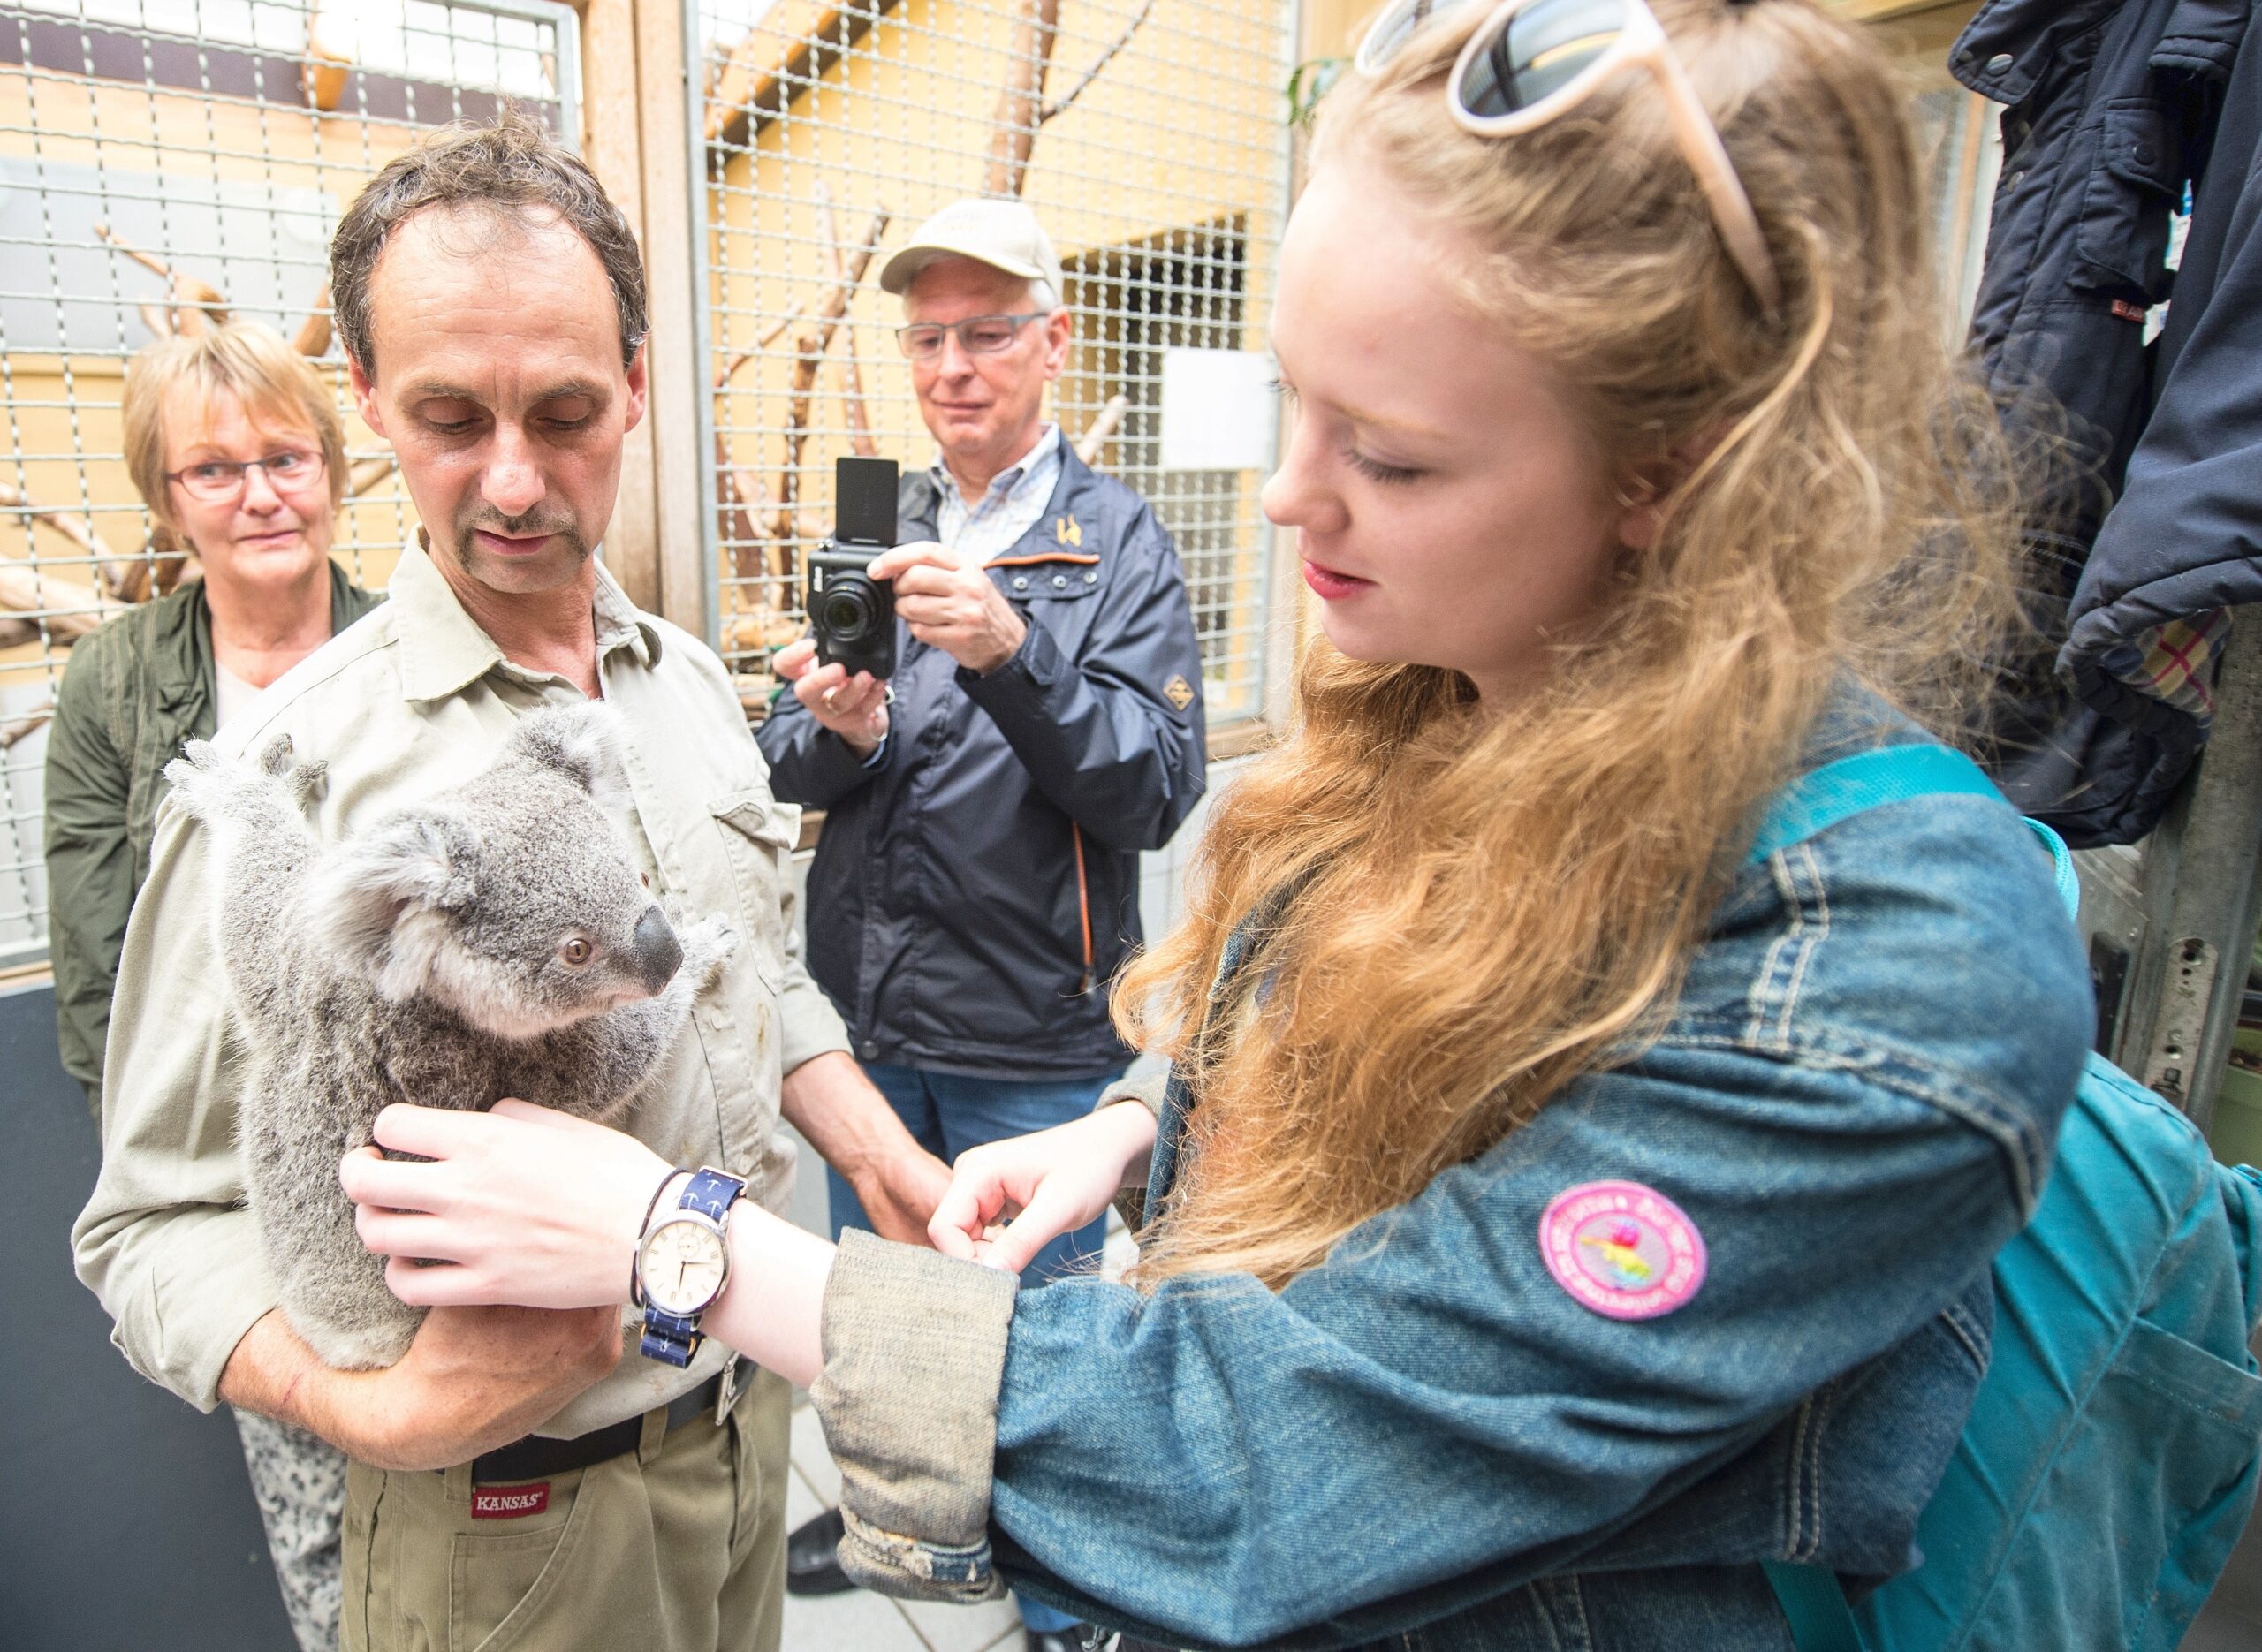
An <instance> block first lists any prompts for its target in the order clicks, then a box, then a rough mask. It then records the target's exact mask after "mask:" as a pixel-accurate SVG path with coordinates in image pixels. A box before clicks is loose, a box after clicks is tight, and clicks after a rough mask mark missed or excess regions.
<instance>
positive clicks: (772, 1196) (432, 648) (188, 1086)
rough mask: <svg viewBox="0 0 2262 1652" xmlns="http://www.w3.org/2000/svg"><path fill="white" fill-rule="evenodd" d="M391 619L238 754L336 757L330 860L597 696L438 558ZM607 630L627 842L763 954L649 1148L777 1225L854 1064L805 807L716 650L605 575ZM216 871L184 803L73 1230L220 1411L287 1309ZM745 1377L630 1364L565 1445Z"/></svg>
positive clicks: (733, 974)
mask: <svg viewBox="0 0 2262 1652" xmlns="http://www.w3.org/2000/svg"><path fill="white" fill-rule="evenodd" d="M391 598H392V600H391V602H388V603H386V604H385V605H384V606H383V608H380V609H378V610H376V612H375V613H373V614H371V615H369V616H368V618H366V619H364V620H362V621H361V622H360V623H359V624H357V625H353V627H352V628H350V629H349V630H347V631H345V633H342V634H341V635H339V636H338V637H335V638H333V639H331V640H330V642H328V643H327V644H325V645H324V646H323V648H320V649H318V650H316V651H315V653H314V654H313V655H309V656H308V657H307V659H305V660H304V661H302V662H300V663H299V664H298V665H297V666H295V667H293V668H292V671H290V672H289V673H288V674H287V675H286V676H285V677H284V678H282V679H281V680H280V681H278V682H277V683H276V684H275V685H274V686H273V687H272V688H270V689H269V691H268V692H267V693H265V694H264V695H263V696H262V698H261V700H260V701H258V702H257V704H255V705H254V707H253V709H251V710H249V711H247V713H246V714H245V715H244V716H243V717H242V718H241V719H240V720H239V722H236V723H233V724H230V725H229V726H228V727H227V728H226V729H225V730H224V731H221V733H220V735H219V737H218V739H217V740H216V744H217V745H218V746H220V748H221V749H222V751H223V752H224V753H226V754H230V755H234V754H240V753H242V752H246V751H256V750H258V749H260V748H262V747H263V746H266V744H267V743H268V742H269V740H270V739H273V738H274V737H275V736H276V735H277V734H281V733H287V734H289V735H290V736H291V739H292V743H293V746H294V749H295V750H296V751H297V753H298V754H299V756H300V759H301V760H302V761H306V760H319V761H322V762H326V763H327V764H328V765H329V777H328V789H327V792H325V794H324V796H323V799H322V800H321V801H320V802H319V803H317V804H316V805H315V807H314V826H315V832H316V833H317V835H318V836H320V837H322V838H323V840H324V841H326V842H331V841H336V840H337V839H338V838H341V837H346V836H348V835H350V834H352V833H353V832H354V831H356V830H360V829H361V828H362V827H363V826H365V825H367V824H368V822H371V821H373V820H374V819H376V817H377V816H378V815H382V814H383V813H384V812H385V811H387V810H389V809H391V808H394V807H399V806H401V805H404V804H407V803H411V802H416V801H421V800H422V799H425V798H427V797H429V796H430V795H431V794H433V793H434V792H439V791H441V790H443V789H444V788H446V787H449V786H452V785H454V784H459V782H462V781H464V780H467V779H468V778H470V777H472V776H474V775H475V774H477V773H478V772H479V771H480V770H481V769H482V767H483V766H484V765H485V764H486V763H487V762H489V760H490V755H491V754H492V753H493V752H494V751H495V750H496V748H497V746H500V745H501V744H502V742H503V739H505V736H506V735H507V734H508V733H509V731H510V730H511V726H512V724H513V723H514V722H515V721H516V720H517V718H519V717H520V716H522V715H524V714H525V713H526V712H528V711H530V710H532V709H534V708H535V707H536V706H539V705H543V704H545V703H552V702H566V703H576V702H578V701H580V700H581V691H580V689H578V688H577V687H576V686H574V685H573V683H571V682H569V681H567V680H566V678H562V677H556V676H551V675H548V674H546V673H542V672H535V671H526V670H522V669H521V668H520V667H518V666H516V665H513V664H512V663H510V662H509V661H507V660H505V658H504V657H503V655H502V653H501V651H500V650H499V649H497V647H496V646H495V643H494V641H493V640H491V639H490V638H489V637H488V635H487V634H486V633H484V632H483V631H482V630H481V629H480V628H479V627H478V626H477V625H475V624H474V623H473V621H472V619H471V618H470V617H469V616H468V615H467V614H466V613H465V612H464V610H463V609H462V608H461V606H460V605H459V604H458V602H456V599H455V595H454V594H453V592H452V591H451V590H450V589H449V587H448V585H447V582H446V581H445V580H444V579H442V578H441V576H440V573H439V571H438V570H437V569H436V568H435V567H434V566H433V565H432V563H431V560H430V559H429V557H427V556H426V555H425V554H424V553H423V552H422V551H421V550H420V549H414V548H411V549H408V550H406V551H405V552H404V553H403V555H402V557H401V559H400V565H399V568H398V570H397V571H396V572H395V573H394V575H393V581H392V587H391ZM595 621H596V645H597V671H598V677H599V679H600V682H601V683H602V686H603V691H604V696H605V699H606V700H607V701H610V702H611V704H612V705H613V707H614V708H615V709H617V710H618V711H619V713H620V714H621V716H622V717H623V718H624V719H625V721H626V724H627V738H626V741H625V742H624V745H625V747H626V751H625V756H626V766H627V770H628V779H629V785H630V789H631V792H632V793H633V795H634V819H633V821H627V822H624V824H625V825H626V826H628V827H629V828H630V829H631V830H630V833H629V836H630V838H631V840H632V842H633V843H634V846H635V853H636V854H637V855H638V857H639V858H640V860H641V863H642V867H641V869H643V870H644V871H646V872H647V873H649V875H650V877H651V880H652V888H653V892H654V893H655V894H658V895H673V896H675V897H676V898H678V900H679V903H680V905H681V906H682V907H683V908H684V909H686V910H687V911H688V912H689V913H692V914H694V915H695V916H696V915H703V914H705V913H714V912H721V913H725V914H726V915H727V916H728V917H729V918H730V919H731V921H732V924H733V925H734V927H735V928H737V929H738V931H739V934H740V947H739V950H738V951H737V952H736V953H735V954H734V955H733V956H732V959H731V961H730V963H729V965H728V966H726V967H725V972H724V974H723V976H722V978H721V980H720V981H718V982H717V984H716V985H715V986H713V987H711V988H710V989H708V990H707V991H706V992H704V993H702V994H701V995H700V997H699V1001H698V1004H697V1006H696V1008H695V1010H694V1012H693V1015H692V1024H691V1027H689V1029H688V1030H687V1033H686V1034H685V1036H684V1037H683V1039H682V1040H681V1042H680V1043H679V1046H678V1048H677V1049H676V1050H675V1051H674V1052H673V1053H672V1055H671V1056H670V1057H668V1058H667V1059H666V1062H665V1065H664V1069H663V1072H662V1073H661V1075H660V1077H659V1079H658V1080H657V1081H656V1084H655V1087H654V1089H653V1092H652V1094H651V1095H649V1097H648V1099H647V1100H646V1101H645V1102H644V1103H642V1105H641V1107H640V1108H639V1109H638V1110H637V1113H636V1116H635V1117H634V1119H633V1120H632V1121H631V1125H630V1127H631V1128H632V1129H633V1130H634V1133H635V1134H636V1135H637V1136H638V1137H640V1138H641V1140H644V1141H645V1142H647V1143H649V1145H650V1146H651V1147H652V1148H653V1149H654V1150H655V1151H657V1153H658V1154H659V1155H660V1156H662V1157H663V1158H665V1159H667V1160H669V1161H671V1162H672V1163H677V1164H683V1165H693V1164H702V1163H708V1164H715V1165H718V1166H720V1167H723V1168H725V1169H727V1170H730V1171H732V1172H733V1173H735V1174H739V1175H743V1176H746V1177H748V1178H749V1179H750V1184H751V1185H750V1187H749V1193H750V1194H752V1195H753V1196H754V1197H755V1198H757V1199H759V1200H760V1201H762V1202H763V1204H765V1205H767V1206H769V1207H770V1209H779V1208H781V1207H782V1206H783V1204H784V1202H785V1201H786V1196H787V1194H789V1193H790V1191H791V1187H792V1182H793V1151H792V1148H791V1147H790V1145H789V1144H787V1143H786V1141H785V1140H783V1139H782V1138H780V1137H779V1136H778V1133H777V1123H778V1082H779V1080H780V1079H781V1078H782V1077H783V1075H784V1074H785V1073H786V1072H790V1071H791V1070H792V1069H793V1068H794V1067H796V1066H799V1065H801V1063H802V1062H804V1061H807V1060H808V1059H809V1058H810V1057H813V1056H817V1055H822V1054H824V1052H825V1051H827V1050H845V1049H846V1047H847V1039H846V1034H845V1033H844V1031H843V1029H842V1027H841V1024H840V1019H839V1016H838V1015H837V1014H835V1013H834V1012H833V1009H832V1006H831V1004H830V1003H828V1002H827V1001H826V999H825V997H824V994H823V993H822V992H821V991H820V990H819V989H817V987H816V983H815V982H813V981H810V980H809V978H808V974H807V973H806V972H805V971H804V970H803V968H802V966H801V943H800V938H799V932H798V925H797V924H796V922H795V918H794V913H793V900H794V897H793V882H792V867H791V864H790V857H791V855H792V853H793V841H794V837H795V832H796V828H797V825H798V815H799V811H798V810H795V809H793V808H791V807H784V806H781V805H779V804H778V802H777V801H775V800H774V799H772V798H771V796H770V786H769V780H768V774H767V770H766V769H765V768H764V766H763V761H762V756H761V754H760V753H759V752H758V751H757V750H756V748H755V744H754V740H753V739H752V737H751V736H750V735H749V734H748V731H747V727H746V721H745V717H744V716H743V714H742V713H741V712H740V707H739V702H738V698H737V696H736V695H735V693H732V688H731V684H730V679H729V678H728V676H727V675H726V674H725V672H724V671H723V668H722V665H721V663H720V662H719V661H717V659H716V657H715V656H714V655H713V654H712V653H710V651H709V650H708V649H707V648H704V647H703V646H702V645H701V644H700V643H699V642H698V641H696V640H694V639H693V638H692V637H690V636H689V635H688V634H687V633H684V632H682V631H680V630H678V629H677V628H676V627H674V626H672V625H668V624H667V623H666V622H664V621H663V620H659V619H656V618H651V617H650V616H649V615H646V614H643V613H640V612H639V611H638V610H636V608H635V607H634V604H632V603H631V602H629V601H628V599H627V597H626V595H624V594H623V593H622V592H621V589H620V587H619V586H618V585H616V584H615V583H613V581H612V579H611V576H610V575H609V574H607V573H606V572H604V570H603V567H602V566H600V567H599V569H598V571H597V588H596V614H595ZM215 883H216V868H215V867H214V864H213V861H212V858H211V843H210V839H209V834H208V833H206V832H204V831H203V830H201V828H200V827H199V826H198V824H197V822H194V821H193V820H191V819H189V818H187V817H186V816H185V815H183V814H182V813H181V811H180V810H179V809H178V807H177V806H175V805H174V804H172V803H171V802H170V801H169V802H168V803H167V804H166V805H165V806H164V807H163V809H162V810H161V811H160V813H159V815H158V819H157V834H156V846H155V849H154V851H153V853H152V857H151V865H150V869H149V876H148V883H146V884H145V885H144V886H143V888H142V890H141V895H140V900H139V901H138V903H137V904H136V906H134V909H133V921H132V923H131V924H130V925H129V927H128V928H127V930H126V936H125V956H124V958H123V959H122V960H121V961H120V964H119V969H118V998H117V1003H116V1005H115V1008H114V1010H113V1012H112V1017H111V1021H110V1047H109V1058H108V1084H107V1088H106V1094H105V1095H104V1098H103V1108H102V1148H103V1158H102V1175H101V1177H100V1178H99V1179H98V1180H97V1181H96V1182H95V1191H94V1195H93V1197H92V1198H91V1199H89V1200H88V1201H87V1208H86V1209H84V1210H83V1211H81V1212H80V1216H79V1220H78V1223H77V1224H76V1226H75V1227H74V1228H73V1229H72V1248H73V1251H74V1254H75V1256H76V1260H77V1264H78V1269H79V1277H80V1279H82V1280H84V1281H85V1282H86V1284H87V1285H88V1286H89V1287H90V1288H91V1289H92V1290H93V1291H94V1292H95V1295H97V1296H98V1297H100V1298H101V1299H102V1306H103V1307H105V1308H107V1309H108V1310H109V1311H110V1317H111V1318H112V1319H113V1320H115V1321H116V1322H117V1328H116V1330H114V1331H113V1333H112V1337H111V1340H113V1341H114V1342H115V1343H117V1345H118V1347H119V1348H120V1349H122V1350H123V1351H124V1352H125V1356H126V1358H127V1359H128V1360H131V1361H132V1362H133V1367H134V1368H135V1369H136V1370H138V1371H140V1373H141V1374H142V1375H144V1376H147V1377H148V1378H149V1379H150V1380H151V1381H152V1382H156V1383H162V1384H163V1386H164V1387H166V1388H169V1389H171V1390H172V1391H173V1392H175V1393H177V1394H178V1395H179V1396H180V1397H181V1398H184V1399H186V1400H188V1401H189V1402H190V1403H191V1404H193V1405H194V1406H198V1407H200V1408H201V1409H202V1410H206V1411H209V1410H210V1409H212V1407H213V1406H215V1405H216V1404H217V1403H218V1389H219V1382H220V1373H221V1370H222V1368H224V1366H225V1365H226V1364H227V1361H228V1356H229V1355H230V1354H231V1353H232V1352H233V1351H234V1349H235V1345H236V1344H237V1342H238V1341H239V1340H240V1339H241V1338H242V1337H243V1335H244V1333H245V1332H246V1331H247V1330H250V1329H251V1327H252V1325H253V1323H254V1322H255V1321H257V1320H258V1319H259V1317H260V1316H261V1315H263V1314H265V1313H266V1312H267V1311H268V1310H269V1309H270V1308H272V1307H275V1306H276V1292H275V1287H274V1284H273V1283H272V1281H271V1280H270V1278H269V1273H268V1269H267V1266H266V1262H265V1259H264V1256H263V1254H262V1250H261V1247H260V1245H259V1242H258V1237H257V1234H256V1232H255V1231H254V1226H253V1219H252V1216H251V1215H250V1213H249V1212H248V1211H247V1210H246V1209H244V1202H243V1201H244V1174H243V1167H242V1164H241V1163H240V1160H239V1156H238V1150H237V1147H236V1115H237V1109H238V1105H239V1097H240V1095H241V1086H242V1084H243V1082H244V1079H245V1076H246V1064H245V1062H244V1059H243V1053H242V1041H243V1039H244V1037H245V1033H244V1029H243V1025H242V1023H241V1021H240V1020H239V1017H238V1015H237V1013H236V1012H235V1010H234V1009H233V1007H232V1005H231V1004H230V1002H229V999H228V996H227V992H226V989H225V983H224V979H223V975H222V971H221V966H220V959H219V953H218V950H217V947H216V943H215V939H214V934H213V922H214V913H215V908H216V898H217V897H218V896H219V895H220V894H221V891H220V890H217V889H216V887H215ZM527 1099H528V1100H529V1101H535V1102H539V1101H541V1100H542V1099H543V1098H542V1097H541V1096H538V1095H535V1096H528V1098H527ZM622 1262H623V1265H624V1266H626V1258H625V1257H624V1258H623V1259H622ZM724 1358H725V1353H724V1351H723V1350H722V1349H721V1348H720V1347H719V1346H717V1345H716V1344H714V1343H712V1342H711V1341H710V1343H709V1344H708V1345H707V1346H706V1347H705V1348H704V1349H702V1351H701V1353H700V1356H699V1358H698V1359H697V1360H695V1361H694V1362H693V1365H692V1367H691V1368H690V1369H689V1370H687V1371H679V1370H677V1369H676V1368H673V1367H672V1366H666V1365H662V1364H659V1363H657V1361H654V1360H645V1359H641V1358H639V1357H637V1355H636V1354H635V1353H634V1351H633V1349H632V1351H631V1352H630V1353H629V1354H628V1355H627V1357H626V1358H624V1359H623V1360H622V1361H621V1363H620V1365H619V1368H618V1369H616V1370H615V1371H614V1373H613V1374H612V1375H610V1376H608V1377H607V1378H605V1379H604V1381H603V1382H601V1383H597V1384H596V1386H595V1387H594V1388H591V1389H590V1390H589V1391H588V1392H586V1393H584V1394H582V1395H581V1396H580V1397H579V1398H576V1399H575V1400H574V1401H573V1403H571V1404H570V1405H568V1406H566V1409H565V1410H564V1411H562V1412H560V1413H558V1416H556V1417H554V1418H553V1419H551V1420H550V1422H549V1423H548V1424H547V1425H545V1426H544V1428H543V1430H542V1432H543V1433H546V1434H553V1435H559V1436H573V1435H578V1434H583V1433H586V1432H588V1430H590V1429H592V1428H602V1427H603V1426H605V1425H606V1424H608V1423H611V1422H616V1421H619V1420H621V1419H622V1418H625V1417H629V1416H633V1415H634V1414H636V1413H639V1412H641V1411H645V1410H648V1409H649V1408H650V1407H651V1406H656V1405H659V1404H662V1403H664V1402H665V1401H667V1400H669V1399H672V1398H674V1397H675V1396H676V1395H677V1394H679V1393H681V1392H683V1391H686V1390H687V1389H688V1388H690V1387H692V1386H694V1385H695V1384H696V1383H700V1382H702V1381H704V1380H705V1379H706V1378H707V1377H708V1376H710V1375H712V1374H713V1373H714V1371H715V1370H716V1369H717V1368H718V1367H719V1366H720V1365H721V1363H722V1361H723V1360H724Z"/></svg>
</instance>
